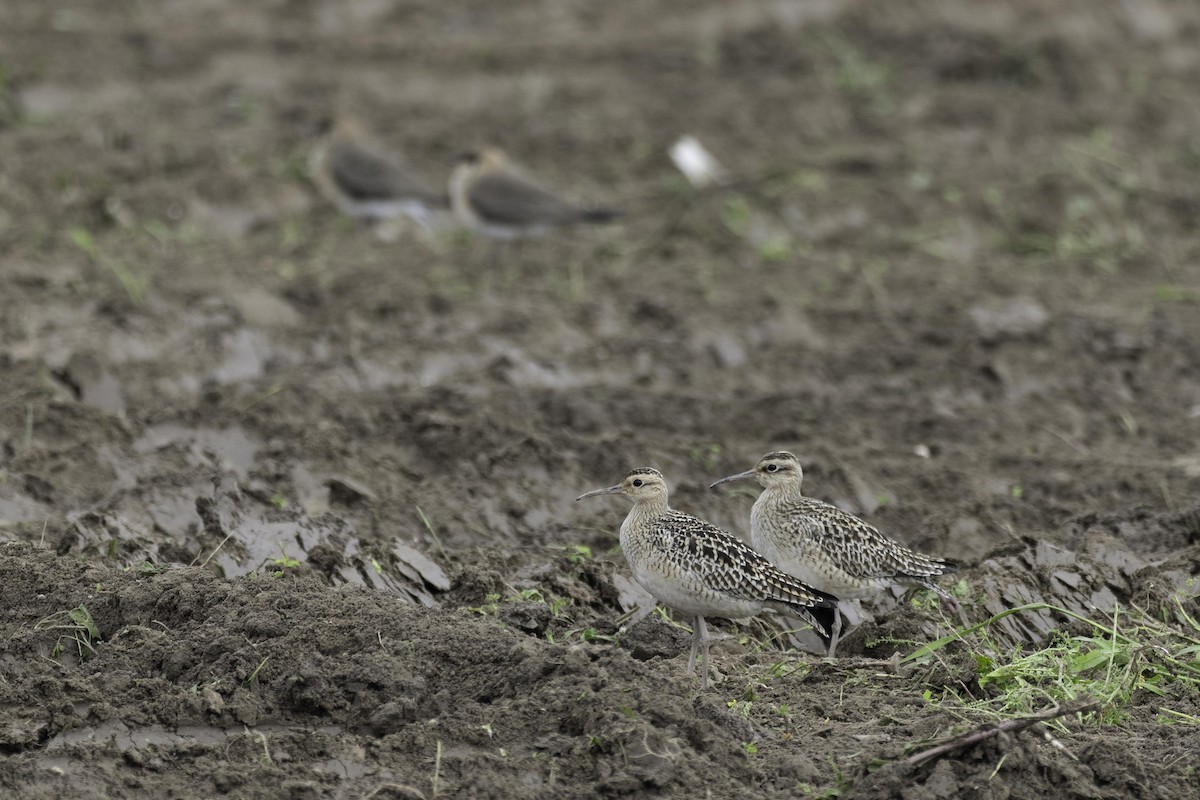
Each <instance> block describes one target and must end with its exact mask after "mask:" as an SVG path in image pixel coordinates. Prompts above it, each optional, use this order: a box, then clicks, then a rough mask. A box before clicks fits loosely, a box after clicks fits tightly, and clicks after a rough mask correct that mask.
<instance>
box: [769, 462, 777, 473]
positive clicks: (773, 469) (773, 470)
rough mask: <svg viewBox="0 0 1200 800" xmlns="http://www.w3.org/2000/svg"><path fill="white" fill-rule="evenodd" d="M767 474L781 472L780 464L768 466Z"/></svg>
mask: <svg viewBox="0 0 1200 800" xmlns="http://www.w3.org/2000/svg"><path fill="white" fill-rule="evenodd" d="M767 472H779V465H778V464H767Z"/></svg>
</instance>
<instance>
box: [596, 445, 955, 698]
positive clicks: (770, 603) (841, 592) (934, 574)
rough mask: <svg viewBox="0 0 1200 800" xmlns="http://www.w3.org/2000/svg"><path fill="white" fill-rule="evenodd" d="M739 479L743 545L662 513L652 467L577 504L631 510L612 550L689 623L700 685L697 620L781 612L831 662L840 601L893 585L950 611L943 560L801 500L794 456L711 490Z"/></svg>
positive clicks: (661, 488)
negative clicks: (604, 503) (747, 500)
mask: <svg viewBox="0 0 1200 800" xmlns="http://www.w3.org/2000/svg"><path fill="white" fill-rule="evenodd" d="M748 479H754V480H756V481H757V482H758V483H759V485H760V486H761V487H762V489H763V491H762V494H760V495H759V497H758V500H757V501H755V503H754V508H753V509H752V510H751V512H750V545H747V544H746V543H745V542H743V541H742V540H741V539H739V538H737V537H736V536H734V535H733V534H731V533H729V532H727V531H724V530H722V529H721V528H718V527H717V526H715V525H712V524H710V523H708V522H705V521H704V520H701V519H698V518H697V517H693V516H691V515H690V514H685V513H683V512H681V511H676V510H675V509H673V508H671V507H670V506H669V505H668V503H667V484H666V481H665V480H664V479H663V476H662V474H661V473H659V472H658V471H657V470H654V469H650V468H646V467H643V468H640V469H635V470H633V471H631V472H630V473H629V474H627V475H626V476H625V477H624V479H622V481H621V482H620V483H618V484H616V485H615V486H610V487H608V488H607V489H597V490H595V491H592V492H588V493H586V494H583V495H580V497H578V498H577V499H579V500H582V499H584V498H586V497H595V496H597V495H605V494H622V495H625V496H626V497H627V498H629V499H630V500H631V501H632V502H633V508H632V509H631V510H630V512H629V515H628V516H627V517H626V518H625V521H624V522H623V523H622V525H621V550H622V551H623V552H624V554H625V558H626V560H627V561H628V562H629V568H630V571H631V572H632V573H633V577H634V579H635V580H636V581H637V582H638V583H640V584H641V585H642V586H643V587H644V588H645V589H646V590H647V591H648V592H650V594H652V595H654V597H655V598H656V599H657V600H658V601H659V602H662V603H665V604H666V605H668V606H670V607H671V608H674V609H675V610H676V611H679V612H681V613H683V614H686V615H688V616H690V617H691V618H692V620H693V638H692V651H691V655H690V657H689V658H688V673H689V674H690V673H691V672H692V670H693V669H694V668H695V664H696V657H697V655H698V654H700V653H703V661H704V666H703V670H704V671H703V672H702V673H701V685H702V686H703V687H705V688H707V686H708V672H709V659H708V649H709V643H710V640H709V637H708V630H707V627H706V626H705V622H704V618H705V617H722V618H726V619H739V618H743V617H752V616H756V615H758V614H760V613H761V612H762V611H764V610H765V609H768V608H770V609H774V610H776V611H781V612H784V613H790V614H793V615H796V616H798V617H800V618H801V619H803V620H804V621H805V622H807V623H808V624H810V625H811V626H812V627H813V629H814V630H815V631H816V632H817V635H818V636H820V637H821V639H822V641H823V642H824V643H825V645H826V649H827V652H828V654H829V655H833V654H834V652H835V649H836V647H837V642H838V639H839V637H840V634H841V627H842V617H841V610H840V609H839V608H838V602H839V600H851V601H853V600H858V599H864V598H868V597H872V596H875V595H877V594H879V593H880V592H882V591H883V590H885V589H887V588H888V587H890V586H893V585H900V586H907V587H919V588H925V589H931V590H933V591H935V592H937V593H938V595H939V596H941V597H942V598H943V600H944V601H945V602H947V604H948V605H950V606H952V607H954V608H956V609H957V604H956V603H955V601H954V599H953V598H952V597H951V596H950V594H949V593H947V592H946V591H945V590H944V589H943V588H941V587H940V586H938V584H937V583H936V580H937V578H938V577H940V576H942V575H945V574H946V573H948V572H951V571H952V570H953V569H954V564H953V563H952V562H950V561H948V560H946V559H943V558H935V557H933V556H927V555H922V554H920V553H917V552H915V551H913V550H910V549H909V548H907V547H905V546H904V545H902V544H900V543H899V542H897V541H895V540H894V539H891V538H889V537H887V536H885V535H884V534H883V533H881V532H880V531H879V530H878V529H877V528H875V527H874V526H872V525H870V524H868V523H866V522H864V521H863V520H861V519H859V518H857V517H855V516H854V515H852V514H849V513H847V512H845V511H843V510H841V509H840V508H838V507H836V506H833V505H830V504H828V503H824V502H822V501H820V500H816V499H813V498H810V497H806V496H804V494H803V492H802V486H803V480H804V473H803V470H802V469H801V467H800V461H799V460H798V459H797V458H796V456H794V455H793V454H791V453H788V452H785V451H778V452H774V453H768V454H767V455H765V456H763V457H762V458H761V459H759V461H758V463H757V464H755V466H754V468H753V469H751V470H747V471H746V472H739V473H738V474H736V475H730V476H728V477H725V478H721V479H720V480H718V481H716V482H714V483H713V484H712V485H711V486H710V488H715V487H717V486H719V485H721V484H723V483H729V482H731V481H739V480H748ZM959 611H960V613H961V610H959Z"/></svg>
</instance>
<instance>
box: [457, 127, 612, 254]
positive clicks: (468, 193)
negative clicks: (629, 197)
mask: <svg viewBox="0 0 1200 800" xmlns="http://www.w3.org/2000/svg"><path fill="white" fill-rule="evenodd" d="M450 205H451V208H452V209H453V210H454V215H455V216H456V217H457V218H458V221H459V222H460V223H462V224H463V225H465V226H466V227H468V228H471V229H473V230H476V231H479V232H480V233H482V234H484V235H485V236H488V237H490V238H492V239H502V240H507V239H516V238H520V237H525V236H538V235H540V234H543V233H545V232H546V231H548V230H550V229H551V228H557V227H562V226H564V225H573V224H575V223H580V222H590V223H596V222H608V221H609V220H611V219H613V218H614V217H616V216H617V212H616V211H614V210H612V209H608V208H586V207H583V206H577V205H575V204H573V203H569V202H567V201H566V200H563V199H562V198H560V197H558V196H557V195H555V194H553V193H551V192H550V191H548V190H547V189H544V188H543V187H541V186H539V185H538V184H537V183H535V182H533V181H532V180H530V179H529V178H527V177H525V176H524V175H522V174H521V173H520V172H518V171H517V170H516V169H515V168H514V167H512V166H511V165H510V163H509V160H508V157H507V156H506V155H505V154H504V153H503V152H502V151H501V150H499V149H497V148H494V147H487V148H484V149H482V150H479V151H471V152H468V153H464V154H463V155H462V156H461V157H460V158H459V163H458V166H457V167H455V168H454V172H453V173H451V175H450Z"/></svg>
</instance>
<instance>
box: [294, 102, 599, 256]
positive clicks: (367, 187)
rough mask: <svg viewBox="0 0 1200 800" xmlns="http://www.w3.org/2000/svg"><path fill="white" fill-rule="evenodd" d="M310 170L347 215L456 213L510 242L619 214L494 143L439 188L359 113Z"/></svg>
mask: <svg viewBox="0 0 1200 800" xmlns="http://www.w3.org/2000/svg"><path fill="white" fill-rule="evenodd" d="M309 169H310V172H311V174H312V177H313V180H314V181H315V183H316V184H317V187H318V188H319V189H320V191H321V193H322V194H324V195H325V196H326V197H327V198H328V199H329V200H330V201H332V202H333V203H334V204H336V205H337V207H338V208H339V209H341V211H342V212H343V213H344V214H346V215H348V216H351V217H356V218H359V219H365V220H388V219H395V218H399V217H409V218H411V219H413V220H416V221H417V222H418V223H419V224H421V225H422V226H424V227H426V228H437V227H441V226H442V225H444V224H445V221H447V220H449V219H453V220H454V222H456V223H457V224H458V225H461V226H463V227H466V228H469V229H471V230H474V231H476V232H478V233H480V234H483V235H484V236H487V237H489V238H491V239H497V240H509V239H520V238H524V237H528V236H538V235H540V234H543V233H546V232H547V231H549V230H551V229H553V228H561V227H565V226H569V225H575V224H580V223H600V222H608V221H609V220H612V219H614V218H615V217H616V216H617V212H616V211H615V210H614V209H611V208H600V207H588V206H582V205H577V204H575V203H571V202H569V201H567V200H565V199H563V198H562V197H560V196H559V195H557V194H556V193H554V192H552V191H550V190H549V189H546V188H545V187H543V186H542V185H541V184H539V183H538V182H537V181H535V180H533V179H532V178H529V177H528V176H526V175H525V174H524V173H523V172H522V171H521V170H519V169H518V168H517V167H516V166H515V165H513V164H512V163H511V162H510V161H509V159H508V158H507V156H506V155H505V154H504V153H503V152H502V151H501V150H499V149H497V148H494V147H487V148H483V149H480V150H473V151H469V152H465V153H463V154H462V155H461V156H459V158H458V159H457V164H456V166H455V167H454V170H453V172H451V173H450V178H449V181H448V186H447V188H446V189H440V188H435V187H434V185H433V184H431V183H430V182H428V181H426V180H425V179H424V178H422V177H421V176H420V175H419V174H418V172H417V171H416V170H415V169H413V168H412V166H411V165H409V164H408V163H406V162H405V161H404V160H403V159H402V158H401V157H400V156H399V155H398V154H397V153H395V152H392V151H389V150H388V149H386V148H384V147H382V146H380V145H379V144H378V143H377V142H375V141H374V140H373V139H372V138H371V137H370V136H369V134H368V133H367V132H366V131H365V130H364V129H363V127H362V126H361V124H359V123H358V122H356V121H355V120H352V119H342V120H339V121H338V122H337V123H336V124H335V125H334V126H333V129H332V131H331V132H330V133H329V135H328V136H327V137H326V138H325V139H324V140H323V141H321V142H320V143H319V144H318V145H317V147H316V148H315V149H314V150H313V153H312V157H311V159H310V162H309Z"/></svg>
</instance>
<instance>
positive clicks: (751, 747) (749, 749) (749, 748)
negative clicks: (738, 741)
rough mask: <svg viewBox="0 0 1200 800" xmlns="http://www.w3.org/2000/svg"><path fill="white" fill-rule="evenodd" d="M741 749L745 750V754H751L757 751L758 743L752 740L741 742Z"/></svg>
mask: <svg viewBox="0 0 1200 800" xmlns="http://www.w3.org/2000/svg"><path fill="white" fill-rule="evenodd" d="M742 749H743V750H745V751H746V755H749V756H752V755H754V754H755V753H757V752H758V745H757V744H755V743H754V742H742Z"/></svg>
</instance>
